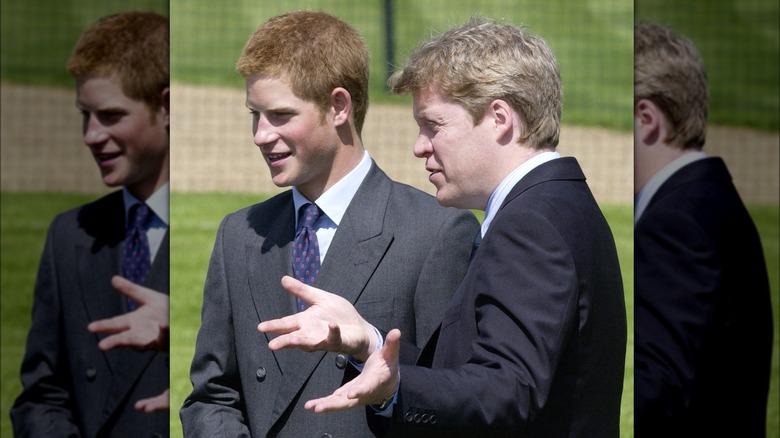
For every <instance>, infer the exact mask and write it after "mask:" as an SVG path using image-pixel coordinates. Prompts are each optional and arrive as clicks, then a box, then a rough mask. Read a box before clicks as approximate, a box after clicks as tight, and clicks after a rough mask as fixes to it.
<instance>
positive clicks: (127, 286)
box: [111, 275, 146, 304]
mask: <svg viewBox="0 0 780 438" xmlns="http://www.w3.org/2000/svg"><path fill="white" fill-rule="evenodd" d="M111 286H112V287H113V288H114V289H116V290H117V291H118V292H119V293H121V294H122V295H125V296H127V297H130V298H132V299H133V300H135V301H136V302H138V303H139V304H143V303H145V302H146V295H145V294H144V288H143V287H142V286H139V285H137V284H135V283H133V282H132V281H130V280H128V279H126V278H125V277H122V276H120V275H114V276H113V277H111Z"/></svg>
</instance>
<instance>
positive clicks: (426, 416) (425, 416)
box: [420, 414, 430, 424]
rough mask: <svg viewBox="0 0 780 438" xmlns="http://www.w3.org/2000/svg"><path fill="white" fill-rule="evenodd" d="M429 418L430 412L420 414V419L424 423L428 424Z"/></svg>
mask: <svg viewBox="0 0 780 438" xmlns="http://www.w3.org/2000/svg"><path fill="white" fill-rule="evenodd" d="M429 420H430V418H429V417H428V414H422V415H420V421H421V422H422V424H428V421H429Z"/></svg>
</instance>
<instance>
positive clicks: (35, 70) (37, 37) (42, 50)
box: [0, 0, 168, 87]
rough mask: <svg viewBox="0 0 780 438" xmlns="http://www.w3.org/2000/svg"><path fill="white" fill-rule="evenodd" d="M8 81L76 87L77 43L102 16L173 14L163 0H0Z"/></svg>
mask: <svg viewBox="0 0 780 438" xmlns="http://www.w3.org/2000/svg"><path fill="white" fill-rule="evenodd" d="M1 2H2V10H3V13H2V14H0V24H2V25H1V26H0V32H1V33H0V35H2V38H1V42H0V47H1V48H2V63H0V65H1V66H2V67H1V70H0V71H1V72H2V77H3V81H12V82H16V83H23V84H34V85H53V86H59V87H73V84H74V81H73V79H72V78H71V77H70V76H69V75H68V73H67V72H66V71H65V64H66V63H67V61H68V57H69V56H70V53H71V51H72V50H73V46H74V45H75V44H76V41H78V39H79V37H80V36H81V33H82V32H84V30H86V29H87V28H88V27H89V26H90V25H91V24H92V23H94V22H95V21H97V19H98V18H100V17H103V16H105V15H109V14H113V13H117V12H120V11H125V10H130V9H138V10H148V11H154V12H157V13H160V14H163V15H166V16H167V15H168V2H166V1H160V0H88V1H82V0H25V1H18V0H1Z"/></svg>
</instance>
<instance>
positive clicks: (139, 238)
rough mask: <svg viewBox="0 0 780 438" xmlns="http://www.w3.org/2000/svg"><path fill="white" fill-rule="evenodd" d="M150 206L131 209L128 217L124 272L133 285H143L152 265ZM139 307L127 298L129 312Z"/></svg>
mask: <svg viewBox="0 0 780 438" xmlns="http://www.w3.org/2000/svg"><path fill="white" fill-rule="evenodd" d="M150 213H151V211H150V210H149V206H148V205H146V204H144V203H143V202H140V203H137V204H134V205H133V206H132V207H130V214H129V215H128V219H129V220H128V226H127V233H126V236H125V247H124V254H123V256H124V257H123V264H122V270H123V272H124V276H125V278H127V279H128V280H130V281H132V282H133V283H136V284H140V285H143V284H144V282H145V281H146V276H147V274H148V273H149V268H150V267H151V265H152V259H151V254H150V252H149V239H148V238H147V237H146V229H145V226H146V222H147V221H148V220H149V218H150V216H151V214H150ZM137 307H138V303H136V302H135V301H134V300H132V299H131V298H127V311H128V312H130V311H133V310H135V309H136V308H137Z"/></svg>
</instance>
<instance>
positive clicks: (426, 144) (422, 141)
mask: <svg viewBox="0 0 780 438" xmlns="http://www.w3.org/2000/svg"><path fill="white" fill-rule="evenodd" d="M431 154H433V145H432V144H431V139H430V138H428V136H426V135H424V134H423V133H422V132H420V133H419V134H417V139H416V140H415V141H414V156H415V157H417V158H425V157H428V156H430V155H431Z"/></svg>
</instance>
